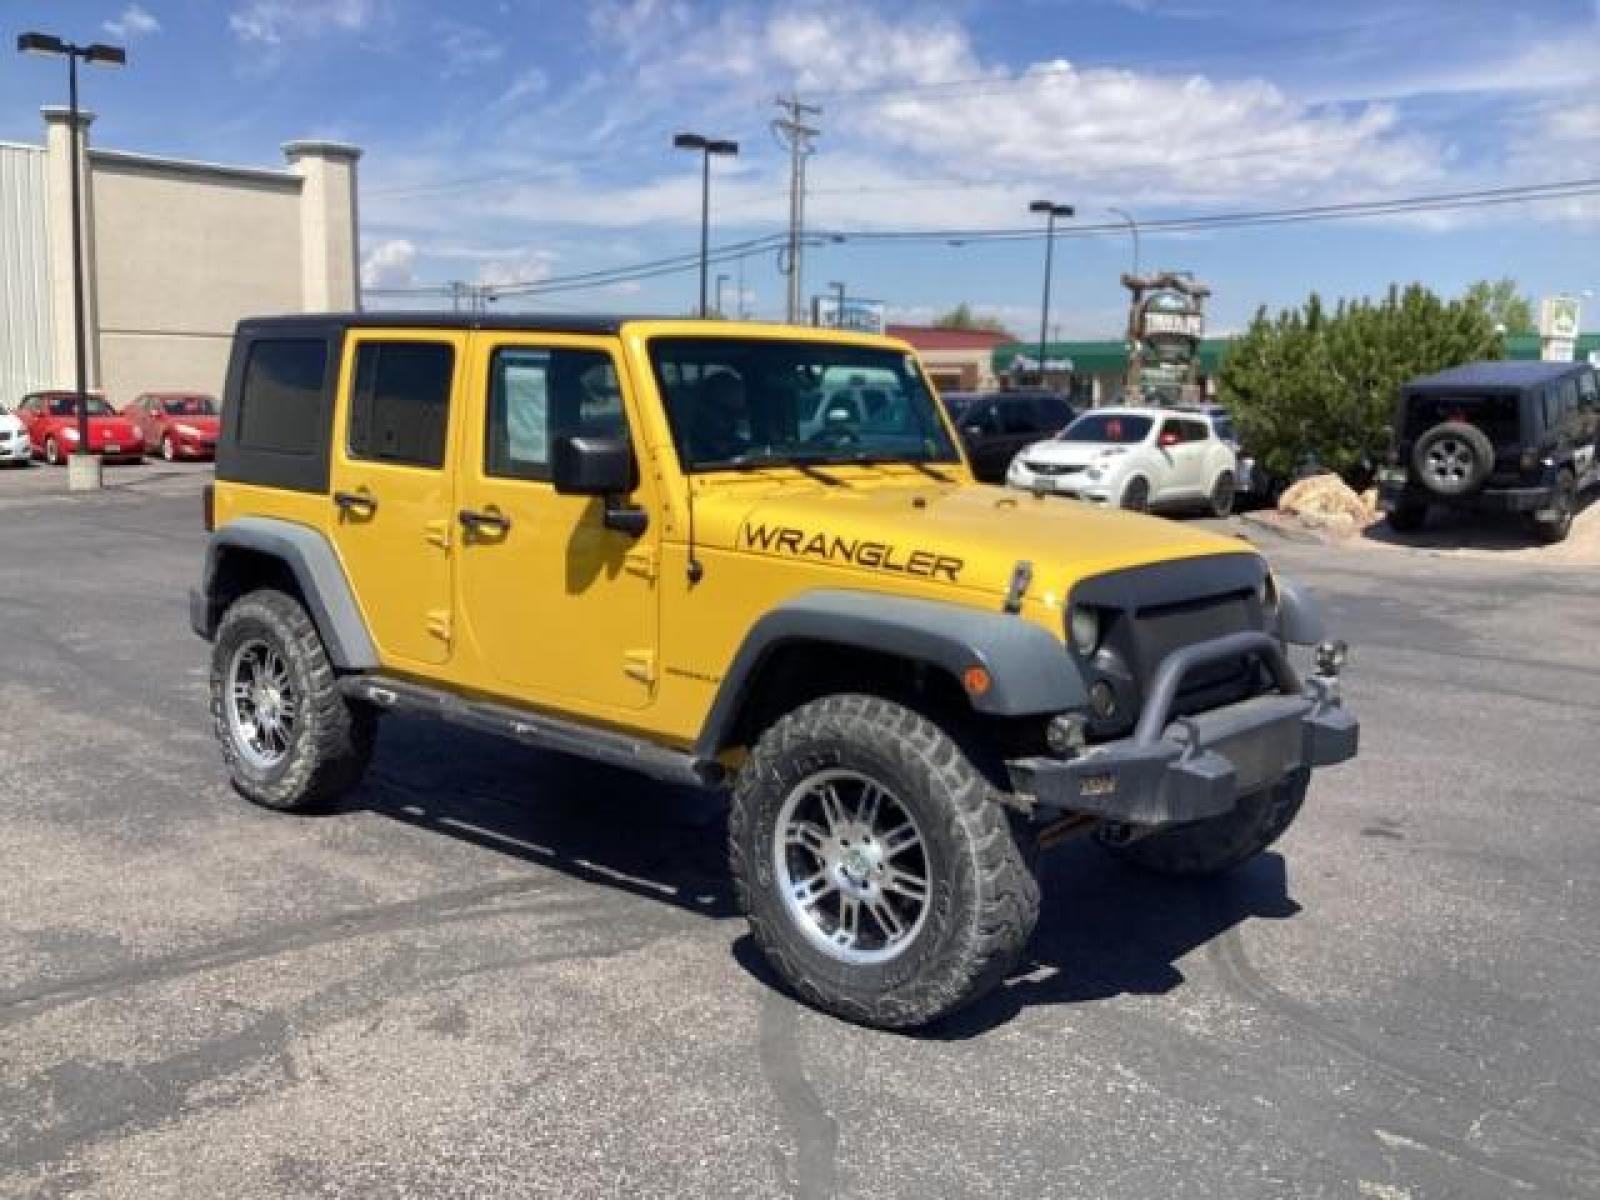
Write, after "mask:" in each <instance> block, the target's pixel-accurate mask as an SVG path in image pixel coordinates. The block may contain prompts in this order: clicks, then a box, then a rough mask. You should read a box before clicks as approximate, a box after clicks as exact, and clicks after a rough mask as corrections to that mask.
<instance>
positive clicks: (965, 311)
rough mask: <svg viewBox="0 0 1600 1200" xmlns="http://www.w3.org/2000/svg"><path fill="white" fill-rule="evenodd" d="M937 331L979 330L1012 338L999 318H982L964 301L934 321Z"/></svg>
mask: <svg viewBox="0 0 1600 1200" xmlns="http://www.w3.org/2000/svg"><path fill="white" fill-rule="evenodd" d="M933 327H934V328H935V329H978V330H983V331H984V332H986V333H1004V334H1006V335H1007V336H1008V337H1010V336H1012V335H1011V333H1010V331H1009V330H1008V329H1006V327H1005V325H1003V324H1002V323H1001V321H1000V319H999V318H998V317H980V316H977V315H976V314H975V313H974V312H973V311H972V305H970V304H968V303H967V302H966V301H965V300H963V301H962V302H961V303H960V304H958V305H956V306H955V307H954V308H952V309H951V310H950V311H949V312H947V313H945V314H944V315H942V316H938V317H935V318H934V319H933Z"/></svg>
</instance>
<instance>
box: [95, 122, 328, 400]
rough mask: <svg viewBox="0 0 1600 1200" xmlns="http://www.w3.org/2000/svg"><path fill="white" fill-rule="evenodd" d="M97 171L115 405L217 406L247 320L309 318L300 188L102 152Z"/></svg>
mask: <svg viewBox="0 0 1600 1200" xmlns="http://www.w3.org/2000/svg"><path fill="white" fill-rule="evenodd" d="M89 162H90V168H91V172H92V175H93V180H94V225H95V246H96V266H97V275H98V280H97V283H98V291H99V309H100V369H101V374H102V376H103V378H104V380H105V384H106V387H107V395H108V398H109V399H110V400H111V402H112V403H113V404H117V405H121V404H125V403H126V402H127V401H129V400H131V399H133V398H134V397H135V396H136V395H138V394H139V393H140V392H144V391H158V390H167V389H170V390H183V391H202V392H210V393H212V394H213V395H220V394H221V391H222V381H223V373H224V371H225V370H226V368H227V360H228V349H229V344H230V339H231V338H232V335H233V327H234V324H235V323H236V322H237V321H238V320H239V318H240V317H243V316H247V315H250V314H255V313H263V312H293V311H295V310H297V309H299V308H300V307H301V295H302V287H301V276H302V271H301V246H300V190H301V181H300V179H299V178H298V177H297V176H294V175H289V174H287V173H285V172H269V171H230V170H225V169H218V168H206V167H197V166H190V165H186V164H176V163H170V162H163V161H160V160H151V159H144V158H140V157H138V156H135V155H123V154H115V153H110V152H106V151H93V152H91V153H90V155H89ZM155 214H159V217H156V216H155Z"/></svg>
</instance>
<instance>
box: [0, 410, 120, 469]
mask: <svg viewBox="0 0 1600 1200" xmlns="http://www.w3.org/2000/svg"><path fill="white" fill-rule="evenodd" d="M87 400H88V405H89V447H88V448H89V450H90V451H91V452H93V453H95V454H98V455H100V456H101V457H102V458H104V459H106V460H107V461H108V462H111V461H116V462H139V461H140V460H142V459H143V458H144V442H143V441H141V440H140V438H139V431H138V430H137V429H135V428H134V427H133V422H131V421H129V420H128V419H127V418H126V417H124V416H123V415H122V414H121V413H119V412H117V410H116V409H114V408H112V407H111V406H110V405H109V404H107V403H106V400H105V397H104V396H102V395H100V394H99V393H97V392H96V393H91V394H90V395H89V396H88V397H87ZM17 416H18V417H20V418H21V419H22V423H23V424H24V425H26V426H27V427H28V440H29V442H30V443H31V444H32V447H33V453H34V454H36V455H38V456H39V457H41V458H43V459H44V460H45V462H47V463H50V464H51V465H52V466H58V467H59V466H64V465H65V464H66V461H67V456H68V455H70V454H75V453H77V451H78V397H77V394H76V393H75V392H34V393H33V394H32V395H29V396H24V397H23V400H22V403H21V405H19V406H18V408H17Z"/></svg>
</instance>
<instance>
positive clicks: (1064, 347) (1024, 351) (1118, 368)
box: [992, 338, 1230, 375]
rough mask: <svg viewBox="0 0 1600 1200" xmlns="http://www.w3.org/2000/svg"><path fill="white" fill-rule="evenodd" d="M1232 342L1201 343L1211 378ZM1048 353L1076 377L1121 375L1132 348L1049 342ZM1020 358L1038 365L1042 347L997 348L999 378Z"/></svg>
mask: <svg viewBox="0 0 1600 1200" xmlns="http://www.w3.org/2000/svg"><path fill="white" fill-rule="evenodd" d="M1229 341H1230V339H1228V338H1206V339H1205V340H1204V341H1202V342H1201V343H1200V370H1201V371H1202V372H1204V373H1205V374H1207V375H1211V374H1215V372H1216V370H1217V367H1218V365H1219V364H1220V363H1221V362H1222V355H1223V352H1224V351H1225V350H1227V348H1228V344H1229ZM1044 349H1045V357H1046V358H1047V359H1060V358H1069V359H1071V360H1072V365H1073V374H1075V375H1118V374H1123V373H1125V372H1126V371H1127V369H1128V346H1127V343H1126V342H1122V341H1114V342H1048V343H1046V345H1045V348H1044ZM1019 354H1020V355H1022V356H1024V357H1026V358H1027V359H1028V360H1029V361H1030V362H1034V361H1037V360H1038V357H1039V343H1038V342H1007V343H1006V344H1005V345H1003V346H996V347H995V348H994V354H993V357H992V363H993V366H994V370H995V374H997V375H1000V374H1004V373H1005V372H1006V371H1008V370H1010V369H1011V363H1012V360H1013V359H1015V358H1016V357H1017V356H1018V355H1019Z"/></svg>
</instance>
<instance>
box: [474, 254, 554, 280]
mask: <svg viewBox="0 0 1600 1200" xmlns="http://www.w3.org/2000/svg"><path fill="white" fill-rule="evenodd" d="M555 264H556V255H555V254H554V253H553V252H552V251H549V250H532V249H528V250H520V251H517V252H516V253H514V254H508V255H504V256H502V257H498V258H493V259H490V260H489V261H488V262H485V263H483V264H482V265H481V266H479V268H478V282H479V283H481V284H487V285H488V286H490V287H507V286H509V285H511V284H518V283H536V282H538V281H539V280H541V279H548V278H549V277H550V276H551V275H552V274H554V272H555Z"/></svg>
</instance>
